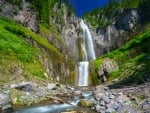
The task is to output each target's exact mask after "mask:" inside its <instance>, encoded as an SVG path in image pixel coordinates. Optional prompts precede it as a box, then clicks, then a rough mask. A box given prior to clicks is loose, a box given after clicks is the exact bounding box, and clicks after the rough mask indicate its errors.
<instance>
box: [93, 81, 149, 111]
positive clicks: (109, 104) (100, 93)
mask: <svg viewBox="0 0 150 113" xmlns="http://www.w3.org/2000/svg"><path fill="white" fill-rule="evenodd" d="M94 97H95V99H96V101H95V103H94V107H93V110H95V111H97V112H99V113H150V83H146V84H143V85H140V86H129V87H123V86H120V87H118V88H109V87H102V86H97V87H96V90H95V91H94Z"/></svg>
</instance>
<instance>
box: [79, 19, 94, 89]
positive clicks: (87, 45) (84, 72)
mask: <svg viewBox="0 0 150 113" xmlns="http://www.w3.org/2000/svg"><path fill="white" fill-rule="evenodd" d="M80 26H81V28H82V30H83V42H82V44H81V49H82V51H83V53H84V55H83V59H82V60H83V61H82V62H79V66H78V86H88V68H89V61H90V60H94V59H95V51H94V46H93V40H92V35H91V33H90V30H89V28H88V26H87V25H86V24H85V23H84V21H83V20H81V22H80Z"/></svg>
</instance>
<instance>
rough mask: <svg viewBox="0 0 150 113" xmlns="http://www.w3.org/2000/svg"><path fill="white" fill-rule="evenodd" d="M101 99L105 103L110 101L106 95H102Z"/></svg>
mask: <svg viewBox="0 0 150 113" xmlns="http://www.w3.org/2000/svg"><path fill="white" fill-rule="evenodd" d="M102 100H103V101H104V102H105V103H106V104H108V103H110V101H111V100H110V99H109V98H108V97H107V96H103V97H102Z"/></svg>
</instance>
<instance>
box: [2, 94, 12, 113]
mask: <svg viewBox="0 0 150 113" xmlns="http://www.w3.org/2000/svg"><path fill="white" fill-rule="evenodd" d="M10 103H11V99H10V97H9V96H8V95H7V94H3V93H0V111H1V112H2V111H6V110H8V109H11V104H10Z"/></svg>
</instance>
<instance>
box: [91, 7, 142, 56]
mask: <svg viewBox="0 0 150 113" xmlns="http://www.w3.org/2000/svg"><path fill="white" fill-rule="evenodd" d="M139 25H140V20H139V15H138V12H137V10H134V9H126V10H122V11H120V14H119V15H118V17H117V18H116V20H115V21H114V22H113V23H112V24H111V25H109V26H106V27H104V28H103V29H92V28H91V30H92V34H93V38H94V43H95V44H94V45H95V51H96V55H97V56H100V55H102V54H104V53H108V52H109V51H111V50H113V49H115V48H117V47H120V46H121V45H122V44H124V43H125V42H127V41H128V40H130V37H129V35H131V34H133V33H136V32H137V31H138V27H139Z"/></svg>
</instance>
